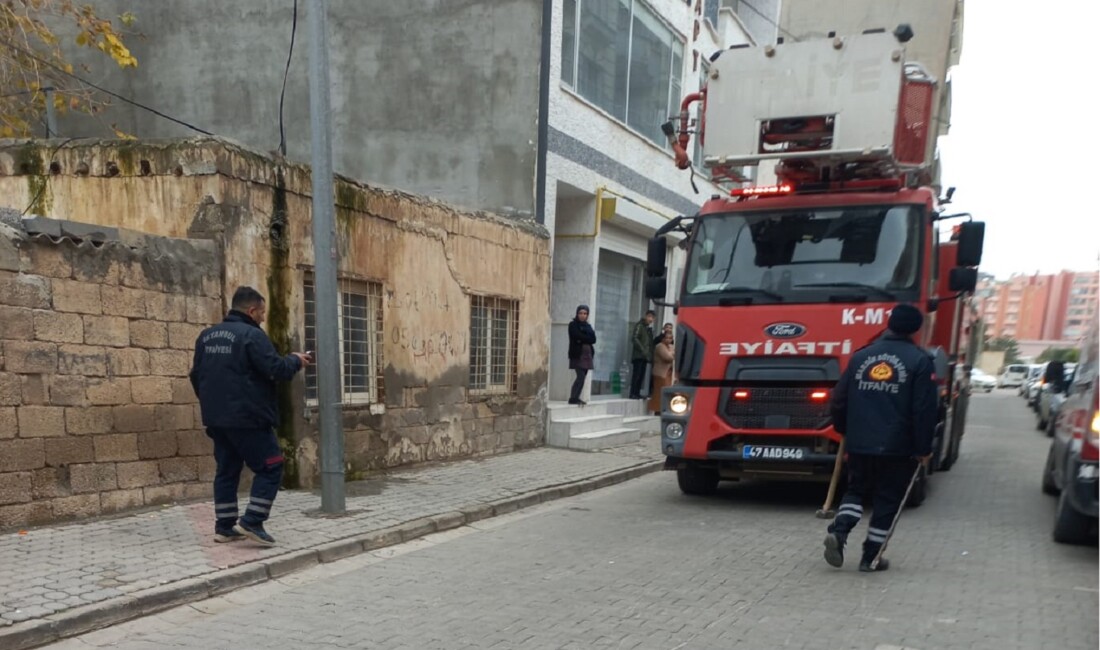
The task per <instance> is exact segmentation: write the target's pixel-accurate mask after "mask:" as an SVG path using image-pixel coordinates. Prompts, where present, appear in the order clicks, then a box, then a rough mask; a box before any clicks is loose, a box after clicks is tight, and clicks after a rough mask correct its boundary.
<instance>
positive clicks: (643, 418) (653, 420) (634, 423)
mask: <svg viewBox="0 0 1100 650" xmlns="http://www.w3.org/2000/svg"><path fill="white" fill-rule="evenodd" d="M623 426H624V427H629V428H632V429H637V430H639V431H641V432H642V435H643V436H655V435H658V434H660V433H661V418H659V417H657V416H656V415H639V416H636V417H628V418H623Z"/></svg>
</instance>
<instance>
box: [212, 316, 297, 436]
mask: <svg viewBox="0 0 1100 650" xmlns="http://www.w3.org/2000/svg"><path fill="white" fill-rule="evenodd" d="M301 368H302V362H301V360H300V359H299V358H298V357H296V356H294V355H292V354H290V355H287V356H285V357H283V356H279V353H278V352H276V351H275V346H274V345H272V344H271V339H269V338H267V334H265V333H264V331H263V330H262V329H260V326H259V325H258V324H257V323H256V321H254V320H252V319H251V318H250V317H249V316H248V315H247V314H243V313H241V312H239V311H230V312H229V314H227V315H226V317H225V320H224V321H222V322H221V323H219V324H218V325H214V326H213V327H208V328H206V329H205V330H203V331H202V333H201V334H199V338H198V340H196V341H195V360H194V362H193V364H192V367H191V386H192V387H193V388H194V389H195V395H197V396H198V398H199V405H200V407H201V408H202V423H203V426H206V427H213V428H224V429H269V428H272V427H275V426H277V425H278V424H279V406H278V397H277V395H276V392H275V382H279V381H290V380H291V379H292V378H293V377H294V374H295V373H297V372H298V371H299V370H300V369H301Z"/></svg>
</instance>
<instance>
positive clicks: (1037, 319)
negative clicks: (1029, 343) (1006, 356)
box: [977, 271, 1100, 342]
mask: <svg viewBox="0 0 1100 650" xmlns="http://www.w3.org/2000/svg"><path fill="white" fill-rule="evenodd" d="M1098 289H1100V275H1098V274H1097V272H1096V271H1079V272H1076V271H1062V272H1060V273H1057V274H1051V275H1040V274H1034V275H1023V274H1021V275H1014V276H1012V277H1010V278H1009V279H1008V280H1003V281H996V280H993V279H986V280H984V281H982V282H981V283H980V284H979V286H978V292H977V293H978V298H979V300H980V301H981V311H982V317H983V320H985V323H986V332H987V334H988V335H989V336H991V337H993V338H996V337H1001V336H1004V337H1008V338H1013V339H1016V340H1018V341H1023V340H1042V341H1067V342H1076V341H1078V340H1080V338H1081V337H1082V336H1084V335H1085V332H1086V331H1087V330H1088V325H1089V322H1090V321H1091V319H1092V318H1094V317H1095V315H1096V313H1097V298H1098V295H1097V294H1098Z"/></svg>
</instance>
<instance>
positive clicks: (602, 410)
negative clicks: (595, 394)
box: [546, 401, 608, 422]
mask: <svg viewBox="0 0 1100 650" xmlns="http://www.w3.org/2000/svg"><path fill="white" fill-rule="evenodd" d="M546 412H547V414H548V415H549V416H550V417H549V418H547V419H548V420H549V421H551V422H556V421H558V420H569V419H573V418H582V417H587V416H591V415H607V414H608V412H607V404H605V403H604V402H602V401H595V402H592V403H591V404H586V405H585V406H578V405H576V404H567V403H565V402H550V403H549V404H547V405H546Z"/></svg>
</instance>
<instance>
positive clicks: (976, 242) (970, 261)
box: [955, 221, 985, 266]
mask: <svg viewBox="0 0 1100 650" xmlns="http://www.w3.org/2000/svg"><path fill="white" fill-rule="evenodd" d="M984 243H985V222H984V221H968V222H966V223H964V224H961V225H960V226H959V247H958V249H957V250H956V251H955V264H957V265H959V266H977V265H979V264H981V263H982V246H983V245H984Z"/></svg>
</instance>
